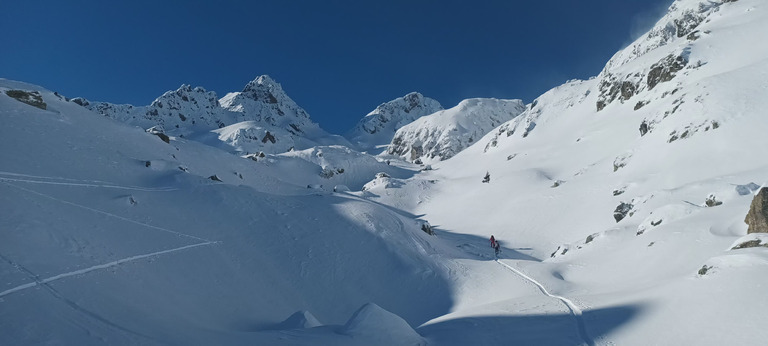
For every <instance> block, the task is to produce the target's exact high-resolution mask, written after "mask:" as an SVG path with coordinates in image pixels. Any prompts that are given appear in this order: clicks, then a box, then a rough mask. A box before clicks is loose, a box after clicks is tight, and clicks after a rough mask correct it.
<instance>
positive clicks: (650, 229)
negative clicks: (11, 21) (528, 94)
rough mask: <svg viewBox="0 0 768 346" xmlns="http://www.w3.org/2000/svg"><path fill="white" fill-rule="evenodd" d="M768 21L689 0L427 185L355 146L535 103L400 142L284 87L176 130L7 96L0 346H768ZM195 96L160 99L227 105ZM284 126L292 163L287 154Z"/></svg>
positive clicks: (0, 106) (0, 92) (262, 89)
mask: <svg viewBox="0 0 768 346" xmlns="http://www.w3.org/2000/svg"><path fill="white" fill-rule="evenodd" d="M766 10H767V8H766V6H765V4H763V3H762V2H761V1H758V0H739V1H736V2H727V3H722V2H719V1H715V2H706V3H703V5H701V6H700V5H699V1H697V0H678V1H676V2H674V3H673V6H672V8H671V11H670V13H669V14H668V15H667V16H665V17H664V18H662V20H661V21H660V22H659V23H658V24H657V25H656V26H655V27H654V29H652V30H651V32H650V34H649V35H646V36H643V37H641V38H639V39H638V41H636V42H635V43H633V44H632V45H630V46H629V47H627V48H626V49H624V50H622V51H620V52H618V53H617V54H616V55H615V56H614V58H613V59H612V60H611V61H610V62H609V63H608V64H607V65H606V68H605V69H604V70H603V72H602V73H601V74H600V76H597V77H596V78H593V79H590V80H586V81H578V80H574V81H569V82H567V83H565V84H563V85H561V86H558V87H556V88H553V89H552V90H550V91H548V92H546V93H544V94H543V95H541V96H540V97H538V98H537V99H536V100H535V101H534V102H532V103H531V104H528V105H526V106H525V109H524V110H522V109H520V110H521V111H522V113H520V114H519V115H517V116H514V114H512V113H505V114H506V115H508V116H509V117H508V119H505V120H503V121H504V123H500V122H501V121H502V120H500V119H497V120H498V122H499V123H497V124H495V125H498V126H497V127H495V128H493V129H491V128H487V129H486V127H485V126H477V127H476V128H477V129H481V128H482V130H478V131H479V132H478V133H477V134H473V135H472V137H473V143H474V144H473V145H471V146H469V147H467V148H465V149H463V150H460V151H458V150H457V151H458V153H456V154H455V155H454V156H452V157H450V158H446V159H443V160H435V161H434V162H430V164H431V168H432V169H430V170H426V169H424V168H425V167H422V166H418V165H415V164H412V163H409V162H406V161H403V160H400V159H397V158H395V157H391V156H386V155H380V156H373V155H372V154H376V152H375V150H373V151H369V152H368V153H363V152H360V151H358V150H356V149H359V148H356V147H357V146H358V144H361V143H362V144H363V145H368V146H370V147H371V148H375V147H376V146H381V145H386V144H388V143H389V141H390V140H392V138H394V135H395V131H396V130H400V131H402V132H407V131H408V130H409V129H414V128H419V129H441V131H438V133H444V131H443V130H444V129H448V128H450V127H451V126H458V125H461V126H463V128H464V129H466V130H467V131H468V132H467V133H469V132H470V131H469V130H472V129H475V127H472V126H469V124H470V122H471V121H470V120H471V119H474V117H475V116H476V115H475V116H470V115H468V114H483V113H485V114H495V115H500V114H501V113H503V112H497V111H498V110H499V109H505V107H507V106H505V104H506V103H510V104H511V106H510V107H512V108H515V109H518V107H517V105H519V102H514V101H503V100H491V99H473V100H466V101H465V102H463V103H461V104H460V105H459V106H457V107H454V108H452V109H448V110H444V111H439V109H438V110H434V111H431V112H429V113H427V111H426V108H429V107H423V108H424V109H423V110H424V114H419V115H418V116H415V117H413V118H412V119H410V118H408V119H406V118H405V117H404V115H403V114H400V113H397V112H391V113H386V114H389V115H395V113H397V114H399V115H397V116H392V117H391V118H389V119H390V120H392V122H395V123H397V124H396V126H395V125H392V127H386V128H384V127H380V128H379V129H380V130H381V131H383V130H386V131H384V132H381V134H382V136H381V138H378V137H377V138H374V137H376V136H372V137H369V136H364V137H360V138H358V139H356V140H354V141H356V143H355V145H351V144H349V143H348V142H346V144H345V143H344V142H345V141H344V140H341V139H339V138H338V137H337V136H332V135H327V134H324V133H323V132H321V130H319V129H320V128H319V126H318V127H316V128H315V127H313V125H312V124H311V121H309V118H308V116H307V117H304V116H302V115H301V114H300V112H299V109H300V108H296V107H298V106H297V105H296V106H295V107H294V105H295V104H292V103H290V102H289V100H290V99H289V98H288V97H287V95H285V92H284V91H282V87H281V86H280V85H279V84H277V83H276V82H274V81H273V80H271V79H268V78H267V77H263V78H257V79H256V80H254V82H252V83H249V85H248V86H246V88H245V89H244V90H243V91H242V92H240V93H237V94H230V95H228V96H225V98H223V99H221V100H218V101H216V102H218V103H219V104H220V106H221V107H220V108H221V109H218V110H216V111H215V112H216V114H219V115H225V116H224V117H221V118H216V117H213V116H211V117H210V118H209V119H226V117H227V116H232V117H233V118H231V120H232V121H231V122H227V123H226V124H224V125H225V126H223V127H221V128H219V127H218V125H215V128H210V126H213V125H212V124H214V123H215V121H214V122H213V123H211V124H208V125H206V124H201V125H200V126H199V128H196V127H188V128H183V129H179V130H178V131H177V130H176V129H175V125H171V127H170V128H169V124H174V123H172V122H171V121H170V119H172V117H167V118H163V119H165V120H164V122H162V123H161V124H160V123H157V122H152V121H146V120H147V119H146V118H143V117H137V118H132V116H131V114H133V113H131V112H139V113H136V114H139V115H141V114H146V113H145V112H146V111H147V110H148V109H154V108H151V107H154V106H146V107H144V108H142V107H134V106H130V105H124V106H120V107H117V106H113V107H112V108H111V109H112V110H113V111H114V112H116V113H114V114H117V115H115V116H108V117H105V116H101V115H100V114H102V115H103V114H104V113H103V112H101V111H100V110H99V108H98V107H83V106H81V105H80V104H78V103H76V102H72V101H68V100H67V99H66V98H63V97H60V96H59V95H56V94H54V93H52V92H51V91H48V90H45V89H44V88H42V87H38V86H35V85H31V84H27V83H23V82H15V81H9V80H0V115H1V116H2V118H3V120H4V126H3V127H0V148H2V150H0V208H2V210H3V212H2V213H0V343H2V344H12V345H17V344H19V345H26V344H42V343H45V344H131V345H132V344H148V345H154V344H228V345H229V344H231V345H239V344H270V345H271V344H277V345H315V344H324V345H325V344H332V345H392V344H431V345H467V344H473V345H474V344H482V345H494V344H500V345H506V344H535V345H578V344H587V345H648V344H671V345H677V344H701V345H724V344H728V345H731V344H733V345H761V344H764V340H766V339H768V330H766V329H765V328H763V326H762V325H761V321H762V320H763V318H762V317H763V316H764V313H765V311H766V310H767V309H768V301H767V300H765V299H763V296H764V291H765V287H766V285H768V279H766V275H765V273H766V270H768V249H767V248H766V247H765V246H764V245H765V244H768V237H767V236H766V235H764V234H749V235H748V234H746V232H747V225H746V224H745V223H744V218H745V215H746V213H747V211H748V210H749V205H750V203H751V202H752V198H753V195H754V194H755V193H756V192H757V191H758V190H759V188H760V187H761V186H765V184H766V182H768V160H766V156H765V155H761V150H763V148H766V147H768V136H765V133H768V122H766V118H765V116H764V110H765V109H768V99H766V98H765V97H764V94H765V91H766V90H768V74H766V73H767V72H766V71H768V50H767V49H766V48H765V47H766V46H765V45H764V43H763V42H762V37H761V35H758V34H757V33H762V32H768V12H766ZM699 17H700V18H699ZM697 18H698V19H697ZM676 19H677V20H681V19H684V20H685V21H686V23H689V24H686V25H689V27H686V28H685V30H686V31H690V30H692V31H690V32H693V31H697V30H698V35H699V36H698V38H689V37H688V36H689V35H688V34H689V33H688V34H686V35H683V36H678V35H677V33H678V32H677V31H676V30H678V29H677V27H675V26H674V25H675V24H674V23H675V20H676ZM670 23H671V24H670ZM670 25H672V26H670ZM691 25H693V26H695V27H690V26H691ZM681 54H682V55H684V57H685V58H686V59H687V60H688V63H687V64H686V65H685V66H684V67H683V68H682V69H680V70H677V71H676V72H675V73H674V75H669V76H668V77H669V79H668V80H664V79H660V80H659V81H658V83H656V84H655V85H654V86H653V87H652V88H651V86H650V84H649V82H648V81H649V79H648V78H649V76H650V75H651V71H653V68H652V66H655V65H656V64H658V63H659V62H660V61H661V60H663V59H664V58H665V57H667V56H670V55H672V56H680V55H681ZM698 62H701V63H700V64H699V63H698ZM624 82H627V83H629V84H625V83H624ZM630 84H631V86H630ZM612 86H617V88H618V89H615V90H614V92H615V94H613V96H611V95H612V94H611V93H612V91H611V87H612ZM622 87H623V89H624V90H623V91H624V92H623V93H622V90H621V89H622ZM11 89H15V90H27V91H38V92H39V93H40V95H41V96H42V99H43V101H44V102H45V103H46V105H47V107H46V109H45V110H43V109H40V108H36V107H33V106H30V105H28V104H25V103H21V102H19V101H17V100H15V99H13V98H11V97H8V96H7V95H6V93H5V92H6V91H7V90H11ZM180 90H181V93H180V94H177V93H176V92H171V93H170V94H167V95H164V97H163V98H162V100H165V101H164V105H165V104H166V103H167V102H169V101H168V100H176V98H178V99H180V100H183V98H181V96H186V97H187V99H190V97H191V96H194V97H195V99H196V100H198V104H200V102H201V101H200V99H199V98H198V97H203V96H201V95H208V94H207V92H206V91H205V90H204V89H202V88H199V89H197V88H194V89H193V88H191V87H188V86H182V88H180ZM616 90H618V91H616ZM174 95H175V96H174ZM269 95H272V97H274V100H272V99H271V98H270V97H269ZM413 97H414V100H416V99H417V98H418V97H416V96H413ZM611 97H613V99H611ZM206 99H207V98H206ZM425 99H426V98H425ZM158 100H160V99H158ZM78 101H79V102H80V103H83V101H84V99H81V100H78ZM272 101H276V102H272ZM402 101H403V102H404V101H405V99H403V100H402ZM601 101H602V102H603V104H602V108H601V109H600V110H598V108H600V107H598V102H601ZM640 101H643V102H640ZM158 102H160V101H158ZM174 102H175V101H174ZM216 102H212V104H215V103H216ZM291 102H292V101H291ZM395 103H396V104H399V105H403V104H405V103H402V102H395ZM427 103H429V102H425V103H423V104H427ZM89 104H91V105H94V103H89ZM182 104H183V103H179V107H177V108H183V107H182V106H181V105H182ZM193 104H194V103H193ZM516 104H517V105H516ZM638 104H640V105H641V106H640V107H638ZM155 106H157V105H155ZM278 106H279V107H278ZM497 106H498V107H497ZM184 107H186V106H184ZM190 107H191V106H190ZM223 107H226V109H224V108H223ZM259 107H262V108H259ZM273 107H278V108H273ZM388 107H389V106H384V105H383V106H382V107H381V109H380V110H381V111H382V112H381V113H377V114H379V115H381V114H384V112H383V110H384V109H385V108H386V109H389V108H392V109H395V108H397V107H395V105H394V104H393V105H391V107H389V108H388ZM462 107H463V108H462ZM137 109H141V110H139V111H137ZM164 109H167V108H164ZM184 109H185V110H186V111H190V112H193V113H194V112H197V113H194V114H196V115H200V116H206V117H207V115H205V114H207V113H205V111H203V110H194V109H192V108H189V109H187V108H184ZM202 109H209V108H205V106H203V107H202ZM257 109H262V110H263V112H260V113H259V112H255V111H254V110H257ZM277 109H280V110H281V111H283V112H284V113H285V114H286V115H285V116H286V117H287V118H285V119H283V118H280V115H275V114H279V113H276V110H277ZM287 110H290V111H291V112H294V111H295V113H290V114H289V112H287ZM469 110H472V112H469ZM123 111H124V113H120V112H123ZM252 111H253V113H249V112H252ZM273 111H274V112H273ZM438 111H439V112H438ZM475 111H476V113H473V112H475ZM246 113H248V114H247V115H246ZM168 114H170V113H168ZM240 114H243V115H240ZM372 114H373V113H372ZM430 114H431V115H430ZM411 115H413V114H411ZM238 116H239V117H240V118H242V119H240V118H237V117H238ZM377 116H378V115H377ZM401 116H402V117H401ZM409 116H410V115H409ZM259 117H261V118H259ZM268 117H272V119H271V120H267V119H266V118H268ZM375 117H376V116H374V117H373V118H375ZM366 118H369V119H364V120H365V121H363V122H365V123H367V122H368V121H371V120H372V119H370V117H366ZM176 119H180V118H178V117H176ZM379 119H380V118H379ZM495 119H496V118H495ZM282 120H290V121H289V122H288V123H283V122H281V121H282ZM294 120H296V121H299V120H301V121H304V122H303V123H301V124H298V123H293V122H292V121H294ZM174 121H176V120H174ZM178 121H181V120H178ZM494 121H496V120H494ZM291 123H293V124H295V125H297V126H299V125H301V126H304V125H306V127H299V128H301V129H302V131H305V129H306V131H305V135H294V134H292V133H290V131H289V130H288V129H289V128H291V127H290V124H291ZM643 123H645V124H646V125H647V130H648V131H647V132H645V133H641V131H640V127H641V124H643ZM302 124H303V125H302ZM408 124H411V125H408ZM457 124H458V125H457ZM137 125H138V126H139V127H135V126H137ZM147 125H152V126H156V125H162V126H163V129H164V131H167V132H166V133H167V134H169V142H168V143H166V142H164V141H163V140H162V139H161V138H159V137H158V136H156V135H155V134H152V133H147V132H146V131H145V130H144V129H146V128H148V127H151V126H147ZM203 125H205V126H203ZM379 125H381V123H380V124H379ZM472 125H473V126H474V125H475V124H472ZM478 125H479V123H478ZM286 126H288V127H286ZM457 129H458V127H457ZM198 130H199V131H198ZM266 131H270V133H274V134H275V136H276V137H277V138H278V143H279V141H281V140H283V139H284V138H286V137H285V136H288V137H289V138H291V139H290V140H291V141H293V143H294V144H295V145H296V146H295V147H294V148H293V150H290V147H279V148H278V147H277V146H275V147H273V149H274V151H271V150H270V148H269V147H264V146H263V145H264V143H262V142H261V140H262V138H263V136H264V135H265V134H266ZM281 131H285V132H281ZM294 131H295V129H294ZM313 131H316V132H313ZM417 131H418V130H417ZM310 132H312V133H311V134H310ZM448 132H449V133H450V132H451V131H448ZM456 132H460V131H456ZM413 133H416V132H413ZM473 133H474V132H473ZM182 135H183V136H182ZM440 136H442V135H436V136H430V137H425V138H439V137H440ZM260 137H261V138H260ZM386 137H389V139H386ZM414 137H415V136H414ZM475 137H477V138H475ZM350 138H352V137H350ZM414 140H415V138H414ZM419 140H421V141H422V143H425V141H424V140H423V139H421V138H419ZM414 143H415V142H414ZM275 144H277V143H275ZM280 145H283V144H282V143H281V144H280ZM462 146H463V145H462ZM457 148H458V147H457ZM259 152H263V155H262V154H261V153H259ZM254 154H255V155H254ZM486 172H489V173H490V181H489V182H488V183H482V182H481V180H482V178H483V176H484V175H485V173H486ZM212 176H216V177H218V179H219V180H220V181H214V180H212V179H210V177H212ZM712 198H714V200H715V201H718V202H722V204H718V205H711V206H709V205H708V204H707V203H706V201H707V200H710V201H711V200H712ZM622 202H623V203H628V204H631V205H632V208H630V209H628V210H627V214H626V215H625V216H624V218H622V219H621V220H619V221H616V219H614V217H613V215H614V211H615V210H616V208H617V206H619V205H620V204H621V203H622ZM710 204H711V203H710ZM425 224H429V225H431V226H432V228H433V230H434V235H430V234H427V233H426V232H425V231H423V230H422V225H425ZM491 234H493V235H495V237H496V239H497V240H498V241H499V242H500V243H501V247H502V252H501V254H500V258H499V259H498V260H497V259H495V258H494V254H493V250H492V249H491V248H490V246H489V243H488V238H489V236H490V235H491ZM321 321H322V322H321Z"/></svg>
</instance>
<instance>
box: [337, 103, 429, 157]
mask: <svg viewBox="0 0 768 346" xmlns="http://www.w3.org/2000/svg"><path fill="white" fill-rule="evenodd" d="M441 109H443V107H442V106H441V105H440V103H439V102H437V101H435V100H433V99H431V98H429V97H425V96H424V95H422V94H420V93H417V92H412V93H409V94H407V95H405V96H403V97H398V98H396V99H394V100H392V101H389V102H386V103H382V104H381V105H379V106H378V107H376V109H374V110H373V111H371V112H370V113H368V114H367V115H366V116H365V117H363V119H361V120H360V122H358V123H357V125H355V127H354V128H352V129H351V130H349V131H348V132H347V134H346V135H345V137H346V138H348V139H349V141H350V142H352V143H353V144H354V145H355V146H357V147H358V148H360V149H361V150H363V151H368V152H370V153H371V154H378V153H380V152H382V147H383V146H386V145H388V144H390V142H391V141H392V138H393V137H394V135H395V132H396V131H397V130H398V129H399V128H401V127H403V126H405V125H407V124H409V123H411V122H413V121H414V120H416V119H418V118H420V117H422V116H425V115H429V114H432V113H434V112H437V111H439V110H441Z"/></svg>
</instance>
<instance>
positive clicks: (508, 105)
mask: <svg viewBox="0 0 768 346" xmlns="http://www.w3.org/2000/svg"><path fill="white" fill-rule="evenodd" d="M524 108H525V105H524V104H523V102H522V101H521V100H497V99H479V98H475V99H468V100H464V101H461V103H459V104H458V105H457V106H456V107H453V108H451V109H447V110H442V111H438V112H436V113H433V114H430V115H426V116H423V117H421V118H419V119H416V120H415V121H413V122H411V123H410V124H408V125H405V126H403V127H400V129H398V130H397V132H396V133H395V136H394V138H393V139H392V144H391V145H390V146H389V149H387V153H388V154H390V155H397V156H400V157H402V158H404V159H406V160H408V161H416V160H419V161H422V162H435V161H440V160H446V159H449V158H451V157H453V156H454V155H456V154H458V153H459V152H460V151H462V150H464V149H465V148H467V147H469V146H470V145H472V144H473V143H474V142H475V141H476V140H478V139H480V138H482V137H483V136H485V134H487V133H488V132H490V131H491V130H493V129H494V128H496V127H497V126H499V125H501V124H502V123H503V122H506V121H509V120H510V119H512V118H514V117H515V116H517V115H518V114H520V113H522V112H523V110H524Z"/></svg>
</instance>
